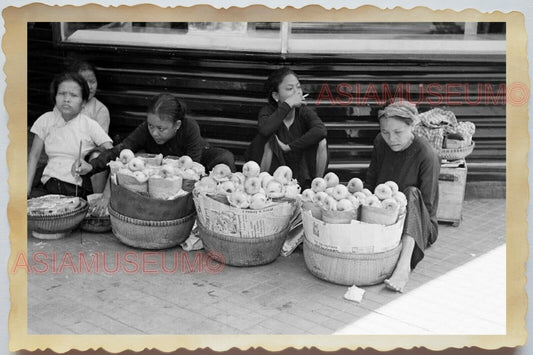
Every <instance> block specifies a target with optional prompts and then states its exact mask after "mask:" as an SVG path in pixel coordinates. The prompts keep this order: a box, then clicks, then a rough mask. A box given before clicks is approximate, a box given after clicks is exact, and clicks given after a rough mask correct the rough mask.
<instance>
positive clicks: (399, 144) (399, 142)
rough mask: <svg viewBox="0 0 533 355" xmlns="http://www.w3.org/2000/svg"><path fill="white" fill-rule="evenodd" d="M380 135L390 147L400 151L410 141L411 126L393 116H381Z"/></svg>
mask: <svg viewBox="0 0 533 355" xmlns="http://www.w3.org/2000/svg"><path fill="white" fill-rule="evenodd" d="M379 127H380V129H381V135H382V136H383V139H384V140H385V142H386V143H387V144H388V145H389V147H390V149H392V150H393V151H395V152H400V151H402V150H404V149H406V148H407V147H409V145H410V144H411V142H412V139H413V127H412V126H411V125H409V124H407V123H405V122H404V121H402V120H399V119H397V118H394V117H389V118H382V119H381V120H380V121H379Z"/></svg>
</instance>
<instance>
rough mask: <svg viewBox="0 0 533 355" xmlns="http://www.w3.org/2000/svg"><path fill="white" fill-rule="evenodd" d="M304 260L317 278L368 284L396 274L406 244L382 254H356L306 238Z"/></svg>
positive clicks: (338, 282)
mask: <svg viewBox="0 0 533 355" xmlns="http://www.w3.org/2000/svg"><path fill="white" fill-rule="evenodd" d="M303 244H304V260H305V266H306V267H307V269H308V270H309V271H310V272H311V273H312V274H313V275H315V276H316V277H318V278H319V279H322V280H326V281H329V282H332V283H336V284H339V285H348V286H351V285H357V286H368V285H376V284H379V283H381V282H383V281H384V280H385V279H387V278H388V277H390V276H391V275H392V272H393V271H394V269H395V267H396V263H397V262H398V258H399V257H400V252H401V250H402V243H400V244H398V246H397V247H395V248H393V249H391V250H388V251H384V252H379V253H372V254H356V253H341V252H338V251H333V250H326V249H323V248H320V247H318V246H316V245H313V244H312V243H310V242H309V241H308V240H307V238H304V243H303Z"/></svg>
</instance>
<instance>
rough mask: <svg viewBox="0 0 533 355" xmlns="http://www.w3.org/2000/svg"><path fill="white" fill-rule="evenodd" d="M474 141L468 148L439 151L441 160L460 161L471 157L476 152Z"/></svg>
mask: <svg viewBox="0 0 533 355" xmlns="http://www.w3.org/2000/svg"><path fill="white" fill-rule="evenodd" d="M475 145H476V144H475V143H474V141H472V144H470V145H469V146H466V147H462V148H453V149H441V150H439V157H440V158H441V159H447V160H459V159H464V158H465V157H467V156H468V155H470V154H471V153H472V152H473V151H474V147H475Z"/></svg>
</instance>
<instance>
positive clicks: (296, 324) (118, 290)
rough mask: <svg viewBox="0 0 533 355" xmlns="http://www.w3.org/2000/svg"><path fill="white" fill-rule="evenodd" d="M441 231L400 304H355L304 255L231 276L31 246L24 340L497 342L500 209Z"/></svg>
mask: <svg viewBox="0 0 533 355" xmlns="http://www.w3.org/2000/svg"><path fill="white" fill-rule="evenodd" d="M439 228H440V229H439V239H438V240H437V242H436V244H434V245H433V246H432V247H431V248H429V249H428V250H427V252H426V257H425V258H424V260H422V262H420V264H419V265H418V266H417V268H416V269H415V270H414V271H413V273H412V276H411V280H410V282H409V283H408V285H407V289H406V292H405V293H403V294H397V293H394V292H391V291H389V290H387V289H385V288H384V285H383V284H380V285H376V286H371V287H364V289H365V290H366V293H365V295H364V298H363V301H362V302H361V303H354V302H350V301H346V300H344V299H343V295H344V293H345V292H346V290H347V287H346V286H339V285H335V284H331V283H328V282H325V281H322V280H320V279H317V278H316V277H314V276H313V275H311V274H310V273H309V272H308V270H307V269H306V267H305V263H304V259H303V254H302V250H301V248H298V249H297V250H296V251H295V252H294V253H293V254H292V255H291V256H289V257H279V258H278V259H277V260H276V261H275V262H273V263H271V264H269V265H264V266H257V267H249V268H237V267H231V266H223V265H220V264H216V263H214V262H209V260H208V259H206V258H205V254H204V253H203V251H200V252H190V253H187V252H184V251H183V250H182V249H181V248H179V247H177V248H173V249H169V250H163V251H145V250H138V249H132V248H130V247H128V246H126V245H123V244H121V243H120V242H119V241H118V240H117V239H116V238H115V237H114V236H113V235H112V234H111V233H107V234H90V233H86V232H83V233H82V232H80V231H75V232H74V233H73V234H72V235H71V236H70V237H68V238H66V239H63V240H56V241H43V240H38V239H34V238H32V237H28V262H29V264H30V266H31V268H32V272H30V273H29V274H28V334H346V333H350V334H406V333H407V334H504V333H505V326H506V324H505V321H506V312H505V304H506V300H505V200H503V199H479V200H468V201H465V202H464V208H463V221H462V223H461V224H460V226H459V227H453V226H451V225H447V224H441V225H440V226H439ZM95 255H96V259H95ZM80 260H81V261H82V267H81V268H80V267H79V266H80V265H79V262H80ZM84 261H85V262H87V265H85V264H83V262H84ZM91 261H92V262H93V264H92V265H91ZM96 267H98V270H97V269H96ZM54 268H55V270H54ZM60 268H61V269H60ZM481 271H482V272H481ZM487 310H488V311H487Z"/></svg>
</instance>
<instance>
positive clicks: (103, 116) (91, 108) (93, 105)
mask: <svg viewBox="0 0 533 355" xmlns="http://www.w3.org/2000/svg"><path fill="white" fill-rule="evenodd" d="M81 113H83V114H84V115H86V116H88V117H89V118H92V119H93V120H95V121H96V122H98V123H99V124H100V126H102V128H103V129H104V131H105V132H106V133H107V132H109V123H110V121H111V120H110V118H109V110H108V109H107V107H106V106H105V105H104V104H103V103H102V102H100V100H98V99H97V98H96V97H93V98H92V99H90V100H89V102H87V103H86V104H85V106H83V108H82V110H81Z"/></svg>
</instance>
